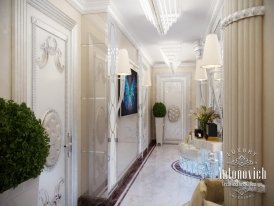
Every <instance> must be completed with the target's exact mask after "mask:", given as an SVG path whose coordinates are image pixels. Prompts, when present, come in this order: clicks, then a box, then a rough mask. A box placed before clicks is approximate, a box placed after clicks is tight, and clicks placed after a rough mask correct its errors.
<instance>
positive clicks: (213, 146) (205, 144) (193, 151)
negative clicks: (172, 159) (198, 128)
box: [180, 138, 223, 178]
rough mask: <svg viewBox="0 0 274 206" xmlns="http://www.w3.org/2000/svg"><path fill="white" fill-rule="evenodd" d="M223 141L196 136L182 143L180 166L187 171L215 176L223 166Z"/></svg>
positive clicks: (202, 176) (203, 176)
mask: <svg viewBox="0 0 274 206" xmlns="http://www.w3.org/2000/svg"><path fill="white" fill-rule="evenodd" d="M222 148H223V143H222V142H213V141H207V140H205V139H197V138H194V139H193V140H192V143H191V144H187V143H182V144H180V166H181V168H182V169H183V170H184V171H185V172H186V173H191V174H195V175H199V176H201V178H206V177H210V178H215V177H218V175H219V169H220V168H222V166H223V153H222Z"/></svg>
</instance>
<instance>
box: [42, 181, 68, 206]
mask: <svg viewBox="0 0 274 206" xmlns="http://www.w3.org/2000/svg"><path fill="white" fill-rule="evenodd" d="M64 183H65V181H64V179H63V178H61V179H60V180H59V182H58V183H57V185H56V186H55V189H54V196H53V197H51V198H50V197H49V193H48V191H46V190H45V189H41V190H40V191H39V200H40V202H41V203H42V205H43V206H58V205H59V203H60V201H61V199H62V198H63V199H64V197H63V196H62V192H61V186H63V185H64Z"/></svg>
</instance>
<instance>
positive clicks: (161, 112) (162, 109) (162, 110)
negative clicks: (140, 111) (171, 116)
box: [153, 102, 166, 117]
mask: <svg viewBox="0 0 274 206" xmlns="http://www.w3.org/2000/svg"><path fill="white" fill-rule="evenodd" d="M153 115H154V117H165V116H166V106H165V105H164V104H163V103H162V102H156V103H155V104H154V106H153Z"/></svg>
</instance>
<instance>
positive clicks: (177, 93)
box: [163, 81, 184, 142]
mask: <svg viewBox="0 0 274 206" xmlns="http://www.w3.org/2000/svg"><path fill="white" fill-rule="evenodd" d="M163 89H164V91H163V93H164V104H165V105H166V108H167V112H169V109H171V107H177V108H179V112H180V115H179V117H178V119H177V120H176V121H172V120H170V119H169V118H168V117H169V115H168V113H167V116H166V118H165V122H164V125H165V130H164V141H165V142H168V141H176V140H177V141H178V140H181V139H182V132H183V131H182V130H183V119H182V114H183V112H184V111H183V84H182V82H181V81H167V82H164V88H163Z"/></svg>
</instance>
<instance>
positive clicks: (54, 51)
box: [36, 36, 65, 73]
mask: <svg viewBox="0 0 274 206" xmlns="http://www.w3.org/2000/svg"><path fill="white" fill-rule="evenodd" d="M40 49H41V50H42V51H43V53H42V56H41V57H38V58H37V59H36V63H37V65H38V66H39V67H40V68H43V67H44V66H46V64H47V63H48V59H49V56H54V61H55V66H56V67H57V69H58V71H59V72H61V73H62V72H63V71H64V69H65V65H62V64H61V62H60V58H61V57H62V52H61V50H60V49H59V48H58V45H57V40H56V39H55V38H53V37H51V36H48V38H47V39H46V41H45V42H44V43H43V44H41V46H40Z"/></svg>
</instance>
